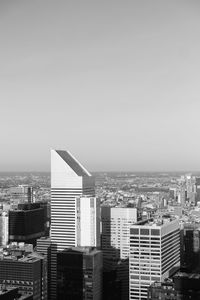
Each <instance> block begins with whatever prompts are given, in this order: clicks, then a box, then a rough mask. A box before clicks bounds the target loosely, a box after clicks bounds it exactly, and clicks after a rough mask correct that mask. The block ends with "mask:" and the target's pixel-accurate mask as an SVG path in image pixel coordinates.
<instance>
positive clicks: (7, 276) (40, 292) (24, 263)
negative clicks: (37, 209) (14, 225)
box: [0, 243, 47, 300]
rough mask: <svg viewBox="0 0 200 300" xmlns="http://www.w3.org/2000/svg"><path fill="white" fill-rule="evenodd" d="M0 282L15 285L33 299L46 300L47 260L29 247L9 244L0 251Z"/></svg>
mask: <svg viewBox="0 0 200 300" xmlns="http://www.w3.org/2000/svg"><path fill="white" fill-rule="evenodd" d="M0 284H5V285H8V286H15V287H18V288H19V291H20V292H21V293H26V294H27V293H30V294H33V299H34V300H36V299H38V300H42V299H43V300H47V261H46V258H45V257H43V256H42V255H39V254H37V253H35V252H32V251H31V247H29V246H26V245H24V244H23V243H22V244H21V243H20V244H17V243H14V244H10V245H9V247H6V248H4V249H3V248H2V249H1V251H0Z"/></svg>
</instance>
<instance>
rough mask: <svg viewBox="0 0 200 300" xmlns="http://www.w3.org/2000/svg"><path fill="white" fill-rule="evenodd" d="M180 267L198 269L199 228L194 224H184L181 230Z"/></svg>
mask: <svg viewBox="0 0 200 300" xmlns="http://www.w3.org/2000/svg"><path fill="white" fill-rule="evenodd" d="M181 269H182V270H183V271H186V272H196V271H200V228H199V227H198V225H196V224H185V225H184V228H183V229H182V230H181Z"/></svg>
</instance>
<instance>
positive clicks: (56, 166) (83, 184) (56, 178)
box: [51, 150, 95, 299]
mask: <svg viewBox="0 0 200 300" xmlns="http://www.w3.org/2000/svg"><path fill="white" fill-rule="evenodd" d="M83 195H84V197H85V196H87V197H91V198H93V197H94V196H95V186H94V179H93V177H92V176H91V174H90V173H89V172H88V171H87V170H86V169H85V168H84V167H83V166H82V165H81V164H80V163H79V162H78V160H76V159H75V158H74V157H73V156H72V155H71V154H70V153H69V152H68V151H63V150H51V241H52V244H53V245H55V247H57V250H59V251H60V250H64V249H65V248H71V247H75V246H77V210H76V199H77V198H79V197H80V196H83ZM51 268H52V269H51V299H56V277H57V275H56V274H57V270H56V268H57V263H56V253H54V252H52V253H51Z"/></svg>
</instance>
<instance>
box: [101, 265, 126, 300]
mask: <svg viewBox="0 0 200 300" xmlns="http://www.w3.org/2000/svg"><path fill="white" fill-rule="evenodd" d="M103 300H123V299H122V297H121V281H120V280H119V279H118V276H117V271H116V270H112V271H107V272H103Z"/></svg>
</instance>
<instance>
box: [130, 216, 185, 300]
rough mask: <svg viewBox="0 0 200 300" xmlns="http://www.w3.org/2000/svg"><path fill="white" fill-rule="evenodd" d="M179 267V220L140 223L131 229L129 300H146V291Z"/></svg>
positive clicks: (151, 220) (168, 219)
mask: <svg viewBox="0 0 200 300" xmlns="http://www.w3.org/2000/svg"><path fill="white" fill-rule="evenodd" d="M179 265H180V228H179V223H178V220H171V219H170V218H167V219H158V220H153V219H150V220H145V221H140V222H138V223H137V224H135V225H133V226H131V228H130V257H129V280H130V282H129V299H130V300H133V299H134V300H146V299H147V288H148V286H149V285H150V284H152V283H153V282H154V281H160V282H162V281H163V280H164V279H165V278H167V277H168V276H169V275H170V274H169V273H170V270H171V269H172V268H174V267H177V266H179Z"/></svg>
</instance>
